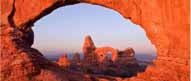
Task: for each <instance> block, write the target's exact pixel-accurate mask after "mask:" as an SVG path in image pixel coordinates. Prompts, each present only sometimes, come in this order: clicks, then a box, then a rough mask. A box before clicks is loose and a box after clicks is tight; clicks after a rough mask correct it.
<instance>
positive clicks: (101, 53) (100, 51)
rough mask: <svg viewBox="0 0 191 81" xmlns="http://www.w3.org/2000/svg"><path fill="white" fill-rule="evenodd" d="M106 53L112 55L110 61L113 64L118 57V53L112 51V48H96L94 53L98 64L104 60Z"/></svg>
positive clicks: (114, 50)
mask: <svg viewBox="0 0 191 81" xmlns="http://www.w3.org/2000/svg"><path fill="white" fill-rule="evenodd" d="M108 52H111V53H112V58H111V60H112V61H113V62H114V61H115V60H116V58H117V56H118V51H117V50H116V49H114V48H112V47H101V48H96V50H95V53H96V55H98V58H99V62H103V60H104V59H105V58H106V56H107V53H108Z"/></svg>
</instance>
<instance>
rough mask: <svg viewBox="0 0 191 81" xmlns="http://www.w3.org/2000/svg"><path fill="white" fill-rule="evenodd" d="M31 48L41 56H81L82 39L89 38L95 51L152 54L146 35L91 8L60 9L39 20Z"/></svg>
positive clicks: (110, 13)
mask: <svg viewBox="0 0 191 81" xmlns="http://www.w3.org/2000/svg"><path fill="white" fill-rule="evenodd" d="M33 30H34V33H35V41H34V45H33V46H32V47H34V48H37V49H39V50H40V51H41V52H42V53H44V54H48V53H54V52H55V53H64V52H81V47H82V44H83V40H84V37H85V36H86V35H91V37H92V39H93V41H94V43H95V44H96V46H97V47H102V46H111V47H113V48H118V49H120V50H124V49H125V48H127V47H132V48H134V50H135V52H136V53H139V54H155V47H154V46H153V45H152V44H151V42H150V41H149V40H148V38H147V37H146V33H145V31H144V30H143V29H142V28H141V27H139V26H138V25H135V24H133V23H132V22H131V21H130V20H128V19H124V18H123V17H122V16H121V15H120V14H119V13H117V12H115V11H114V10H111V9H108V8H104V7H101V6H96V5H90V4H84V3H81V4H77V5H72V6H66V7H61V8H59V9H56V10H55V11H53V12H52V13H51V14H49V15H47V16H45V17H43V18H42V19H40V20H38V21H37V22H36V23H35V25H34V27H33Z"/></svg>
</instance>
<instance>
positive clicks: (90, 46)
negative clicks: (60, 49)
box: [82, 35, 96, 54]
mask: <svg viewBox="0 0 191 81" xmlns="http://www.w3.org/2000/svg"><path fill="white" fill-rule="evenodd" d="M95 49H96V47H95V45H94V42H93V40H92V38H91V37H90V35H88V36H86V37H85V40H84V43H83V47H82V51H83V53H84V54H88V53H90V52H92V51H94V50H95Z"/></svg>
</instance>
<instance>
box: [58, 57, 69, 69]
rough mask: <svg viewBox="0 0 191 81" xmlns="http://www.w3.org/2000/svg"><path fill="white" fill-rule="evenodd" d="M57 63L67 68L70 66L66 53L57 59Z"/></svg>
mask: <svg viewBox="0 0 191 81" xmlns="http://www.w3.org/2000/svg"><path fill="white" fill-rule="evenodd" d="M57 64H58V65H59V66H62V67H64V68H67V67H69V66H70V64H71V62H70V60H69V59H68V55H67V54H64V55H63V56H61V57H60V58H59V59H58V61H57Z"/></svg>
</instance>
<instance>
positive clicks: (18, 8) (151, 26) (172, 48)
mask: <svg viewBox="0 0 191 81" xmlns="http://www.w3.org/2000/svg"><path fill="white" fill-rule="evenodd" d="M79 2H85V3H89V4H95V5H100V6H103V7H107V8H110V9H113V10H115V11H117V12H119V13H120V14H121V15H122V16H123V17H124V18H127V19H130V20H131V21H132V22H133V23H135V24H138V25H140V26H141V27H142V28H143V29H144V30H145V32H146V35H147V36H148V38H149V39H150V41H151V42H152V44H153V45H155V47H156V49H157V55H158V58H157V60H156V61H154V63H155V65H156V66H154V67H152V66H150V67H148V68H147V70H146V71H145V72H143V73H140V74H139V75H138V76H137V77H133V78H130V79H125V80H128V81H189V72H190V71H189V68H190V67H189V65H190V62H189V59H190V57H189V54H190V49H189V48H190V46H189V45H190V42H189V39H190V35H189V32H190V28H189V25H190V19H189V18H190V10H189V5H190V1H189V0H40V1H39V0H0V3H1V9H0V10H1V25H0V26H1V28H0V31H1V34H0V37H1V41H0V43H1V45H0V49H1V55H0V58H1V61H0V65H1V66H0V68H1V69H0V72H1V75H0V77H1V80H2V81H28V80H33V81H38V80H41V81H47V79H46V78H36V77H39V76H43V77H47V76H48V75H44V73H45V74H46V73H48V74H52V75H53V74H55V73H56V72H57V70H59V68H58V67H56V65H54V64H53V63H50V62H49V61H48V60H47V59H46V58H44V57H43V56H42V55H41V53H40V52H38V51H37V50H35V49H33V48H31V45H32V44H33V39H34V36H33V32H32V29H31V27H32V26H33V24H34V23H35V22H36V21H37V20H39V19H40V18H42V17H44V16H45V15H47V14H49V13H51V12H52V11H53V10H55V9H57V8H59V7H61V6H66V5H71V4H76V3H79ZM47 66H49V67H47ZM50 67H51V68H50ZM52 68H54V69H57V70H54V69H52ZM44 71H45V72H44ZM18 72H19V74H18ZM71 74H72V73H69V74H68V75H71ZM58 75H59V76H58ZM61 75H63V76H67V78H65V79H70V80H71V78H70V77H71V76H68V75H65V74H64V72H61V73H59V74H57V75H55V77H57V78H55V77H52V79H51V81H61V79H63V78H61V77H60V76H61ZM166 75H168V76H166ZM73 76H75V74H73ZM58 77H59V79H58ZM75 77H77V75H76V76H75ZM78 78H81V79H78V80H84V79H85V78H87V76H85V75H84V76H83V75H78ZM63 80H64V79H63ZM88 80H91V79H88ZM65 81H67V80H65ZM73 81H74V80H73Z"/></svg>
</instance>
